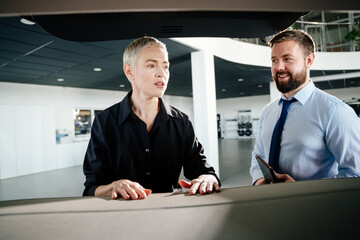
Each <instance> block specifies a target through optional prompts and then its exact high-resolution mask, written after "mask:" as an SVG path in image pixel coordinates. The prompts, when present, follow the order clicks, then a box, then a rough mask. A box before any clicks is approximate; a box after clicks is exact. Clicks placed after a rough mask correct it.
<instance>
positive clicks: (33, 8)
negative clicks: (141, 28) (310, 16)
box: [0, 0, 360, 16]
mask: <svg viewBox="0 0 360 240" xmlns="http://www.w3.org/2000/svg"><path fill="white" fill-rule="evenodd" d="M359 9H360V2H359V1H356V0H341V1H339V0H301V1H299V0H277V1H269V0H256V1H245V0H222V1H219V0H198V1H194V0H182V1H169V0H156V1H155V0H153V1H149V0H138V1H118V0H102V1H98V0H76V1H74V0H62V1H55V0H36V1H34V0H1V1H0V16H1V15H2V16H16V15H30V14H34V15H39V14H64V13H65V14H69V13H71V14H72V13H105V12H159V11H160V12H164V11H174V12H176V11H290V12H299V11H316V10H319V11H321V10H324V11H330V10H337V11H340V10H359Z"/></svg>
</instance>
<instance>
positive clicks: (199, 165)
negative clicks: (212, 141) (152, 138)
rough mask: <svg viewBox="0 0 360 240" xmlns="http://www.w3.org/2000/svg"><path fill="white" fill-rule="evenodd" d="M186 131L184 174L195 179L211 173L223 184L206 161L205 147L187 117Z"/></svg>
mask: <svg viewBox="0 0 360 240" xmlns="http://www.w3.org/2000/svg"><path fill="white" fill-rule="evenodd" d="M185 133H186V145H185V146H186V149H185V160H184V176H185V177H186V178H187V179H190V180H193V179H195V178H198V177H199V176H200V175H203V174H211V175H214V176H215V177H216V179H217V180H218V183H219V186H221V182H220V179H219V178H218V176H217V175H216V173H215V169H214V168H213V167H212V166H210V165H209V164H208V163H207V161H206V156H205V155H204V148H203V146H202V145H201V143H200V142H199V140H198V138H197V137H196V135H195V131H194V128H193V126H192V123H191V122H190V120H188V119H187V121H186V123H185Z"/></svg>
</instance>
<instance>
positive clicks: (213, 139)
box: [191, 51, 219, 176]
mask: <svg viewBox="0 0 360 240" xmlns="http://www.w3.org/2000/svg"><path fill="white" fill-rule="evenodd" d="M214 68H215V65H214V56H213V55H212V54H210V53H208V52H205V51H199V52H193V53H191V69H192V91H193V101H194V103H193V104H194V128H195V133H196V136H197V137H198V139H199V141H200V143H201V144H202V145H203V146H204V149H205V155H206V157H207V161H208V163H209V164H210V165H211V166H213V167H214V169H215V171H216V174H217V175H218V176H219V152H218V136H217V122H216V121H217V118H216V93H215V70H214Z"/></svg>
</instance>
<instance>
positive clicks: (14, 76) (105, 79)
mask: <svg viewBox="0 0 360 240" xmlns="http://www.w3.org/2000/svg"><path fill="white" fill-rule="evenodd" d="M100 28H101V27H100ZM78 31H79V32H80V33H82V32H81V29H78ZM89 31H90V29H89ZM109 31H110V32H111V31H112V30H111V29H108V30H107V32H109ZM116 31H118V32H120V31H121V29H119V30H116ZM77 36H81V34H77ZM160 36H162V35H160ZM248 36H250V35H248ZM113 38H114V37H113V36H111V37H109V38H108V39H109V40H107V41H97V40H99V39H95V40H96V41H95V40H94V39H91V41H84V39H82V40H81V41H80V42H75V41H70V40H64V39H61V38H58V37H55V36H53V35H50V34H49V33H47V32H46V31H45V30H43V28H42V27H40V26H39V25H38V24H35V25H31V26H30V25H25V24H23V23H21V22H20V17H2V18H0V82H14V83H28V84H40V85H51V86H63V87H75V88H89V89H104V90H118V91H129V90H130V89H131V85H130V83H129V82H128V80H127V79H126V77H125V75H124V73H123V71H122V53H123V51H124V49H125V48H126V46H127V45H128V44H129V43H130V42H131V41H132V40H133V39H129V40H128V39H126V40H111V39H113ZM115 38H116V37H115ZM85 40H86V39H85ZM160 40H162V41H163V42H164V43H165V44H166V45H167V48H168V52H169V60H170V63H171V67H170V74H171V75H170V83H169V86H168V89H167V92H166V94H167V95H175V96H186V97H191V96H192V83H191V60H190V54H191V52H194V51H196V50H195V49H192V48H190V47H187V46H184V45H182V44H180V43H177V42H175V41H173V40H170V39H168V38H160ZM94 68H101V69H102V70H101V71H99V72H96V71H94ZM347 72H351V71H311V75H312V76H324V75H330V74H339V73H347ZM215 78H216V97H217V99H223V98H233V97H243V96H256V95H267V94H269V92H270V91H269V82H271V81H272V80H271V77H270V69H269V68H266V67H257V66H250V65H244V64H237V63H233V62H228V61H226V60H223V59H221V58H218V57H215ZM58 79H64V81H62V82H59V81H58ZM239 79H242V80H239ZM316 85H317V86H318V87H320V88H321V89H333V88H346V87H360V78H352V79H339V80H334V81H325V82H316Z"/></svg>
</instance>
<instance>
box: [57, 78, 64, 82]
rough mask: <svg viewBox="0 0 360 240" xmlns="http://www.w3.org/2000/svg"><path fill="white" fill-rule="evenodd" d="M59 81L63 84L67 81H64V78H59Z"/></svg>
mask: <svg viewBox="0 0 360 240" xmlns="http://www.w3.org/2000/svg"><path fill="white" fill-rule="evenodd" d="M57 80H58V82H63V81H64V80H65V79H63V78H58V79H57Z"/></svg>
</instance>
